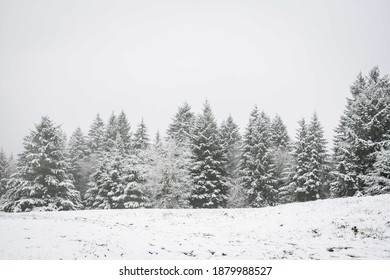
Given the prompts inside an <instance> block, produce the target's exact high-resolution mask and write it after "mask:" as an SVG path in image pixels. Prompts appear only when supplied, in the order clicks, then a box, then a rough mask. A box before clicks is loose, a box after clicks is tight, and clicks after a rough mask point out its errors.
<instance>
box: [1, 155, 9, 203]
mask: <svg viewBox="0 0 390 280" xmlns="http://www.w3.org/2000/svg"><path fill="white" fill-rule="evenodd" d="M9 176H10V174H9V161H8V160H7V155H6V153H5V152H4V150H3V148H1V149H0V198H1V197H2V195H3V194H4V192H5V189H6V185H7V179H8V178H9Z"/></svg>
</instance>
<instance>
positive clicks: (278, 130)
mask: <svg viewBox="0 0 390 280" xmlns="http://www.w3.org/2000/svg"><path fill="white" fill-rule="evenodd" d="M270 142H271V146H272V147H273V149H275V150H279V151H287V150H289V148H290V137H289V136H288V132H287V127H286V125H285V124H284V123H283V121H282V118H281V117H280V116H279V115H276V116H275V117H274V119H273V120H272V123H271V130H270Z"/></svg>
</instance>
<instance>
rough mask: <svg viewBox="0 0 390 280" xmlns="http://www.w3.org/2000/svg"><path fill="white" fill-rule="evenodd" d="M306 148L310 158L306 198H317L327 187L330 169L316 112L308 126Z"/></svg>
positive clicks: (324, 141)
mask: <svg viewBox="0 0 390 280" xmlns="http://www.w3.org/2000/svg"><path fill="white" fill-rule="evenodd" d="M306 149H307V151H308V155H309V160H310V162H309V164H308V176H307V182H306V185H305V189H306V194H307V195H306V200H316V199H318V198H319V197H320V193H324V189H325V188H326V187H327V182H326V174H327V173H328V172H329V171H330V170H329V166H328V164H327V154H326V140H325V138H324V132H323V129H322V126H321V124H320V121H319V119H318V116H317V114H316V113H314V114H313V117H312V119H311V122H310V125H309V127H308V134H307V147H306Z"/></svg>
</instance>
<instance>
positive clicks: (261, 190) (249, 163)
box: [240, 107, 277, 207]
mask: <svg viewBox="0 0 390 280" xmlns="http://www.w3.org/2000/svg"><path fill="white" fill-rule="evenodd" d="M269 125H270V123H269V118H268V117H267V116H266V115H265V114H264V113H261V114H259V112H258V110H257V107H255V109H254V110H253V111H252V113H251V115H250V119H249V124H248V126H247V128H246V132H245V135H244V141H243V151H242V157H241V162H240V175H241V184H242V186H243V188H244V192H245V195H246V200H247V205H249V206H250V207H264V206H270V205H275V204H276V200H277V197H276V196H277V193H276V190H275V188H274V185H275V180H274V177H273V170H272V169H273V164H272V156H271V153H270V135H269V131H270V128H269Z"/></svg>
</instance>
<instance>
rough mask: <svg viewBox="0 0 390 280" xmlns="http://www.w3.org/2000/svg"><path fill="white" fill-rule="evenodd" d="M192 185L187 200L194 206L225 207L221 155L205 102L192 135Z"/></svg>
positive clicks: (216, 130) (222, 156) (208, 106)
mask: <svg viewBox="0 0 390 280" xmlns="http://www.w3.org/2000/svg"><path fill="white" fill-rule="evenodd" d="M191 147H192V159H193V162H194V164H193V167H192V168H191V176H192V179H193V183H194V185H193V188H192V192H191V197H190V202H191V205H192V206H193V207H194V208H218V207H225V206H226V200H227V184H226V181H225V170H224V164H223V162H224V160H225V159H224V155H223V148H222V146H221V143H220V138H219V131H218V127H217V123H216V121H215V119H214V115H213V113H212V111H211V107H210V105H209V103H208V102H207V101H206V102H205V104H204V107H203V111H202V114H201V115H199V116H198V118H197V120H196V123H195V127H194V131H193V135H192V146H191Z"/></svg>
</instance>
